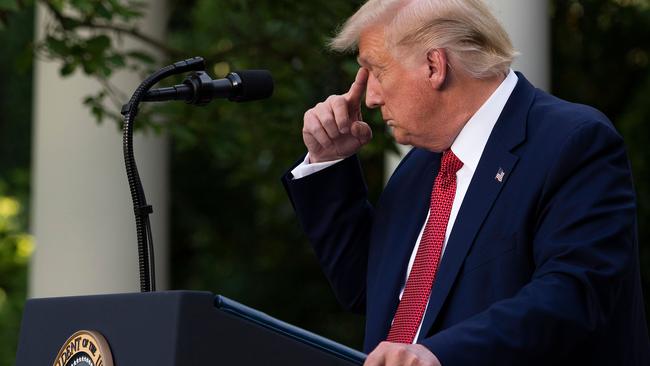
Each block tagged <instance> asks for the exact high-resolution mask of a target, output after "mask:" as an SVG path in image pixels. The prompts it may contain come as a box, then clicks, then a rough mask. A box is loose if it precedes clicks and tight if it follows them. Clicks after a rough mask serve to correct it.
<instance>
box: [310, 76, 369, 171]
mask: <svg viewBox="0 0 650 366" xmlns="http://www.w3.org/2000/svg"><path fill="white" fill-rule="evenodd" d="M367 82H368V70H366V69H365V68H360V69H359V71H358V72H357V77H356V78H355V80H354V83H353V84H352V86H350V90H348V92H347V93H345V94H343V95H331V96H329V97H328V98H327V99H326V100H325V101H324V102H321V103H318V104H316V106H314V108H312V109H310V110H308V111H307V112H305V116H304V124H303V128H302V138H303V140H304V142H305V146H307V150H308V151H309V161H310V162H311V163H319V162H323V161H331V160H336V159H342V158H346V157H348V156H350V155H353V154H355V153H356V152H357V151H359V149H360V148H361V147H362V146H363V145H365V144H367V143H368V142H369V141H370V139H372V130H371V129H370V126H368V124H367V123H365V122H363V121H362V120H361V119H362V118H361V97H362V96H363V92H364V91H365V90H366V84H367Z"/></svg>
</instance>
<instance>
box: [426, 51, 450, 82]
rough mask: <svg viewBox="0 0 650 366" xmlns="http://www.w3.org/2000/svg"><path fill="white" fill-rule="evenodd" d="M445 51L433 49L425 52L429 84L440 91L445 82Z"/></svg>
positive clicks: (446, 59)
mask: <svg viewBox="0 0 650 366" xmlns="http://www.w3.org/2000/svg"><path fill="white" fill-rule="evenodd" d="M447 61H448V58H447V50H445V49H444V48H434V49H431V50H429V52H427V64H428V66H429V82H430V83H431V86H432V87H433V88H434V89H436V90H439V89H442V88H443V87H444V85H445V82H446V81H447Z"/></svg>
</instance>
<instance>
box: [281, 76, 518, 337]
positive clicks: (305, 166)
mask: <svg viewBox="0 0 650 366" xmlns="http://www.w3.org/2000/svg"><path fill="white" fill-rule="evenodd" d="M518 79H519V78H518V77H517V75H516V74H515V73H514V71H512V70H510V72H509V73H508V76H507V77H506V78H505V79H504V80H503V82H502V83H501V85H499V87H498V88H497V89H496V90H495V91H494V93H492V95H491V96H490V97H489V98H488V99H487V100H486V101H485V103H483V105H482V106H481V107H480V108H479V109H478V110H477V111H476V113H474V115H473V116H472V118H470V119H469V121H467V123H466V124H465V126H464V127H463V129H462V130H461V131H460V133H459V134H458V136H457V137H456V139H455V140H454V143H453V144H452V145H451V150H452V151H453V152H454V154H455V155H456V156H457V157H458V158H459V159H460V161H462V162H463V167H462V168H460V169H459V170H458V172H456V195H455V196H454V203H453V204H452V206H451V213H450V214H449V222H448V223H447V231H446V233H445V239H444V242H443V247H442V254H444V252H445V248H446V247H447V240H448V239H449V235H450V234H451V230H452V229H453V227H454V222H455V221H456V216H457V215H458V211H459V209H460V206H461V204H462V203H463V198H465V193H467V189H468V188H469V184H470V182H471V181H472V177H473V176H474V172H475V171H476V167H477V166H478V163H479V161H480V160H481V155H482V154H483V150H484V149H485V145H486V144H487V141H488V138H489V137H490V133H492V129H493V128H494V125H495V124H496V122H497V120H498V119H499V115H501V112H502V111H503V108H504V107H505V105H506V102H507V101H508V98H510V94H512V91H513V90H514V89H515V85H517V80H518ZM341 160H343V159H339V160H335V161H328V162H322V163H314V164H309V154H307V156H305V160H304V161H303V162H302V163H301V164H300V165H298V166H297V167H296V168H294V169H293V170H292V171H291V174H292V175H293V177H294V179H299V178H302V177H305V176H307V175H310V174H313V173H315V172H317V171H320V170H322V169H325V168H327V167H329V166H332V165H334V164H336V163H338V162H340V161H341ZM423 199H424V198H423ZM426 199H429V197H426ZM429 213H430V212H429ZM429 213H427V219H426V220H424V223H425V225H426V222H427V220H428V218H429ZM425 225H422V228H421V229H420V235H418V238H417V240H416V242H415V247H414V248H413V252H412V253H411V258H410V259H409V264H408V269H407V271H406V274H405V278H404V282H403V283H404V284H406V279H408V275H409V274H410V273H411V268H412V267H413V262H414V261H415V255H416V253H417V251H418V247H419V246H420V239H421V238H422V233H423V232H424V226H425ZM442 254H441V257H440V258H441V259H442ZM403 293H404V286H402V289H401V291H400V294H399V298H400V300H401V299H402V294H403ZM425 312H426V310H425ZM422 319H423V320H424V317H422ZM420 327H422V323H420ZM419 335H420V328H418V331H417V333H416V335H415V338H414V340H413V343H416V341H417V339H418V337H419Z"/></svg>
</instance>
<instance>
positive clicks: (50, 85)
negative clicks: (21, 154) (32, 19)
mask: <svg viewBox="0 0 650 366" xmlns="http://www.w3.org/2000/svg"><path fill="white" fill-rule="evenodd" d="M150 3H151V4H155V6H152V7H151V9H150V11H148V12H147V18H146V19H144V20H143V22H142V23H141V25H142V27H141V29H143V30H144V31H145V32H146V33H147V34H149V35H151V36H154V37H156V38H159V39H162V38H163V37H164V33H165V25H166V18H167V17H166V13H167V11H166V7H165V6H161V5H164V2H161V1H153V0H151V1H150ZM46 13H47V11H46V10H45V9H44V8H43V7H42V6H40V5H39V6H38V7H37V10H36V37H37V39H40V38H42V37H43V34H44V27H45V26H46V24H47V21H48V20H47V14H46ZM124 40H125V41H124V47H126V48H129V49H131V48H135V47H139V48H142V47H143V46H142V45H139V44H136V43H135V42H133V41H131V40H129V39H128V38H124ZM59 67H60V65H59V64H58V63H54V62H48V61H44V60H41V59H37V60H36V61H35V68H34V72H35V74H34V107H33V108H34V121H33V123H34V136H33V155H32V156H33V166H32V172H33V178H32V217H31V231H32V233H33V234H34V236H35V240H36V251H35V253H34V256H33V258H32V263H31V266H30V280H29V292H30V296H31V297H46V296H63V295H81V294H97V293H116V292H130V291H139V276H138V261H137V240H136V233H135V223H134V217H133V208H132V203H131V198H130V193H129V188H128V183H127V179H126V174H125V172H124V161H123V157H122V138H121V132H120V131H118V128H117V126H116V125H115V124H114V123H113V122H112V121H105V122H104V123H103V124H101V125H98V124H97V123H96V122H95V120H94V118H93V117H92V116H91V115H90V113H89V110H88V108H86V107H85V106H83V104H82V100H83V97H84V96H87V95H89V94H94V93H95V92H97V91H98V90H99V84H98V83H97V82H96V81H94V80H92V79H89V78H87V77H85V76H83V75H82V74H81V72H79V71H78V72H76V73H75V74H74V75H73V76H72V77H69V78H62V77H60V76H59V72H58V69H59ZM139 80H140V77H139V76H137V75H133V74H129V73H121V74H117V75H116V76H115V77H114V78H113V79H112V82H113V83H114V84H115V85H117V86H118V87H119V88H120V89H121V90H123V91H125V92H126V93H127V94H128V95H130V94H131V93H132V92H133V90H134V89H135V87H136V86H137V85H138V83H139ZM136 122H137V121H136ZM135 155H136V159H137V161H138V168H139V171H140V175H141V177H142V181H143V184H144V187H145V192H146V193H147V200H148V202H149V203H150V204H152V205H153V206H154V214H153V215H152V228H153V236H154V243H155V245H156V248H155V254H156V259H157V261H156V264H157V280H158V287H159V288H164V287H165V284H166V283H167V265H166V261H167V233H166V230H167V190H168V183H167V161H168V158H167V155H168V143H167V139H166V138H165V137H157V136H152V135H149V136H137V137H136V139H135Z"/></svg>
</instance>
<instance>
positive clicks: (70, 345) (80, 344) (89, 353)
mask: <svg viewBox="0 0 650 366" xmlns="http://www.w3.org/2000/svg"><path fill="white" fill-rule="evenodd" d="M53 366H114V365H113V355H112V354H111V349H110V347H109V346H108V342H106V339H105V338H104V337H103V336H102V335H101V334H100V333H99V332H96V331H93V330H80V331H78V332H76V333H75V334H73V335H71V336H70V338H68V340H67V341H65V343H64V344H63V347H61V350H60V351H59V354H58V355H56V359H54V364H53Z"/></svg>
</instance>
